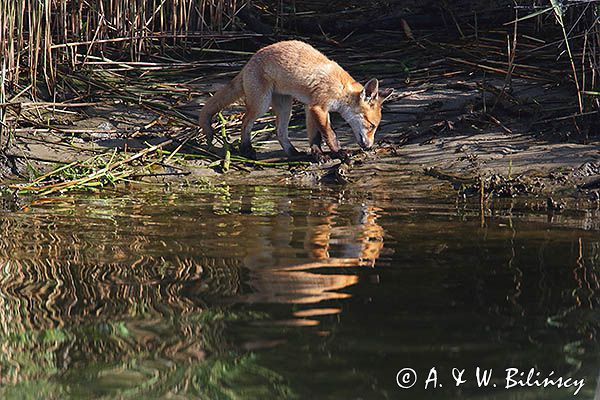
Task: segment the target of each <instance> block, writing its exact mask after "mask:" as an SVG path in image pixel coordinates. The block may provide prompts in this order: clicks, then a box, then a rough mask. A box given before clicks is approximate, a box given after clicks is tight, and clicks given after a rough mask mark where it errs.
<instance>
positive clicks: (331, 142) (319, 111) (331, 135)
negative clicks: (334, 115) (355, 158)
mask: <svg viewBox="0 0 600 400" xmlns="http://www.w3.org/2000/svg"><path fill="white" fill-rule="evenodd" d="M310 116H311V117H312V119H313V121H314V123H315V125H316V127H317V129H318V130H319V131H320V132H321V136H322V138H323V139H325V143H327V146H328V147H329V149H330V150H331V152H332V153H333V154H334V156H336V157H338V158H342V159H343V158H346V155H345V153H344V152H342V151H341V148H340V143H339V142H338V140H337V136H336V135H335V132H334V131H333V129H332V128H331V122H330V120H329V113H328V112H327V111H326V110H324V109H323V108H322V107H320V106H312V107H310ZM312 147H313V146H311V150H313V151H314V149H312ZM318 149H319V150H320V149H321V148H320V146H318ZM321 152H322V151H321Z"/></svg>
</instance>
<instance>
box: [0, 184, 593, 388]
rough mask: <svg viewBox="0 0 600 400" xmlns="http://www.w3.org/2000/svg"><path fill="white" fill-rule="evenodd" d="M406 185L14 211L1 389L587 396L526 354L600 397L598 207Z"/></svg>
mask: <svg viewBox="0 0 600 400" xmlns="http://www.w3.org/2000/svg"><path fill="white" fill-rule="evenodd" d="M408 187H410V185H406V187H405V188H404V189H402V188H397V189H393V188H385V191H384V190H381V191H379V192H375V193H367V192H364V193H361V192H351V191H349V192H344V191H342V190H340V189H335V188H330V189H327V188H326V189H322V190H304V189H291V188H283V187H218V188H213V189H210V190H180V191H179V192H175V193H173V192H163V191H160V190H152V191H149V192H146V191H135V190H134V191H128V192H126V193H106V194H102V195H75V196H72V197H66V198H61V199H48V200H46V201H43V202H38V204H35V205H32V206H31V207H27V208H25V209H23V210H18V211H14V210H13V211H8V210H7V211H3V212H0V232H1V234H2V241H1V243H0V267H1V268H2V272H1V274H0V310H1V312H0V349H1V351H0V397H2V398H18V399H21V398H32V399H38V398H44V399H52V398H57V399H58V398H107V399H112V398H125V399H135V398H175V399H183V398H205V399H270V398H273V399H282V398H299V399H304V398H317V399H386V398H390V399H399V398H402V399H421V398H423V399H431V398H439V399H445V398H448V399H451V398H452V399H454V398H468V399H471V398H472V399H538V398H544V399H566V398H573V393H574V391H575V389H576V388H574V387H571V388H552V387H549V388H545V389H544V388H538V387H513V388H509V389H507V388H505V385H506V379H505V377H506V372H505V369H506V368H509V367H515V368H521V369H522V370H523V371H526V372H527V371H529V369H530V368H535V371H537V372H540V376H541V379H543V378H544V377H546V376H548V374H549V373H550V372H551V371H555V373H554V375H553V376H554V377H556V376H562V377H565V378H567V377H571V378H573V379H583V380H584V382H585V385H584V386H583V388H582V389H581V391H580V392H579V393H578V396H577V397H576V398H593V397H594V393H595V389H596V388H595V386H596V380H597V376H598V373H599V371H600V368H599V367H600V363H599V356H598V354H599V353H598V350H599V346H598V338H597V335H598V331H599V328H600V314H599V313H598V312H597V311H596V307H597V306H598V302H599V301H598V300H599V296H598V289H599V286H600V283H599V280H598V272H599V269H600V235H598V231H599V230H600V224H599V220H598V216H599V212H598V211H597V210H590V209H582V210H576V211H567V212H565V213H563V214H560V215H548V214H547V213H546V212H545V211H543V210H541V208H539V209H538V207H537V205H538V203H540V204H543V201H540V202H536V201H533V202H532V201H527V202H525V201H523V202H516V203H495V204H491V209H489V210H487V211H486V213H485V216H484V218H483V219H482V216H481V214H480V209H479V205H478V204H470V203H468V202H467V203H464V202H462V201H456V200H454V198H453V197H451V196H450V197H443V196H438V197H439V198H431V193H430V192H427V191H424V192H419V191H416V190H414V191H410V190H408V189H407V188H408ZM478 366H479V367H481V368H483V369H493V375H492V376H493V377H492V380H491V381H490V382H489V384H488V385H487V386H484V387H478V384H477V382H476V381H475V371H476V367H478ZM403 368H412V369H414V370H415V372H416V373H417V374H418V381H417V383H416V384H415V386H414V387H412V388H411V389H401V388H400V387H399V386H398V384H397V382H396V378H397V373H398V371H400V370H401V369H403ZM432 368H435V371H436V372H437V380H435V379H433V375H431V371H432ZM453 368H458V369H464V370H465V372H464V375H463V378H464V379H465V380H466V382H465V383H462V384H461V385H460V386H458V387H457V386H456V385H455V381H454V379H453V378H452V371H453ZM428 375H429V377H430V378H432V380H431V381H430V382H429V385H428V389H427V390H425V388H424V385H425V381H426V379H427V377H428ZM440 384H441V387H440V386H439V385H440ZM494 384H496V387H493V385H494ZM434 386H436V387H435V388H434Z"/></svg>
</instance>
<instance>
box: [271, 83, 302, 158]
mask: <svg viewBox="0 0 600 400" xmlns="http://www.w3.org/2000/svg"><path fill="white" fill-rule="evenodd" d="M271 106H272V107H273V112H274V113H275V116H276V117H277V139H278V140H279V144H281V147H283V151H285V154H287V155H288V157H293V156H297V155H299V154H300V152H299V151H298V150H296V148H295V147H294V145H293V144H292V142H290V138H289V136H288V133H289V132H288V126H289V124H290V118H291V116H292V96H286V95H282V94H277V93H273V99H272V101H271Z"/></svg>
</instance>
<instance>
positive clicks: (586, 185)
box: [0, 33, 600, 208]
mask: <svg viewBox="0 0 600 400" xmlns="http://www.w3.org/2000/svg"><path fill="white" fill-rule="evenodd" d="M373 36H374V35H369V36H367V37H360V38H358V39H357V40H356V42H354V44H355V45H356V48H351V47H346V48H344V47H342V48H339V47H338V48H335V47H331V46H328V45H323V44H322V43H318V42H317V43H315V44H316V45H317V46H319V47H321V48H322V50H323V51H324V52H325V53H326V54H328V55H329V56H330V57H331V58H333V59H335V60H337V61H338V62H339V63H340V64H341V65H342V66H343V67H345V68H346V69H348V70H349V71H350V72H351V73H352V75H353V76H354V77H355V78H356V79H358V80H359V81H365V80H366V79H368V78H370V77H372V76H377V77H378V78H380V79H381V81H382V83H381V84H382V86H384V87H392V88H394V90H395V93H394V95H393V96H392V97H391V98H390V100H389V101H388V102H387V103H386V105H385V107H384V111H383V120H382V124H381V126H380V129H379V130H378V132H377V136H376V137H377V142H378V145H377V146H376V147H375V149H374V150H373V151H369V152H363V151H360V150H359V149H358V146H357V145H356V144H355V143H354V139H353V135H352V134H351V132H350V128H349V127H348V126H347V125H346V124H345V123H344V122H343V121H342V120H341V119H340V118H338V117H337V116H336V117H334V118H333V125H334V129H335V130H336V132H337V134H338V137H339V139H340V141H341V142H342V144H343V146H344V147H346V148H349V149H351V150H352V151H353V156H352V158H351V160H350V161H349V162H348V163H340V162H339V161H332V162H329V163H325V164H315V163H312V162H310V161H311V160H310V158H309V157H307V158H306V159H299V160H295V162H293V163H290V162H288V160H287V159H286V158H285V155H284V153H283V151H282V150H281V148H280V146H279V144H278V142H277V140H276V136H275V132H274V123H273V122H274V121H273V117H271V116H270V115H266V116H265V117H264V118H262V119H261V120H259V123H258V124H257V125H256V127H255V131H256V136H255V139H254V144H255V147H256V149H257V152H258V160H257V161H258V162H251V161H249V160H244V159H242V158H239V157H237V144H238V142H239V125H240V116H241V113H242V110H243V108H242V107H240V106H234V107H232V108H230V109H229V110H227V111H226V112H224V118H225V119H224V121H225V123H224V124H220V123H219V124H218V126H217V131H218V132H221V127H222V126H224V127H225V131H226V132H227V135H228V145H227V147H228V148H229V149H230V150H231V153H230V154H229V155H226V150H225V149H224V146H223V145H222V142H221V143H220V144H217V147H216V148H213V149H207V148H206V146H205V145H204V143H203V140H202V138H201V137H199V136H198V131H197V127H196V124H195V119H196V115H197V112H198V110H199V109H200V107H201V106H202V104H203V102H204V100H205V99H206V98H207V96H208V95H209V93H212V92H214V90H216V89H217V88H218V87H219V86H220V85H222V84H223V83H224V82H227V81H228V80H229V79H231V77H233V76H234V75H235V74H236V73H237V71H239V69H240V68H241V66H242V65H243V64H244V62H245V60H246V59H247V58H248V57H249V56H250V55H251V54H252V53H251V52H239V51H236V52H231V54H230V53H227V52H225V53H224V54H222V55H219V56H218V57H219V59H218V60H216V59H214V58H213V59H211V61H210V62H206V61H196V62H189V63H185V64H179V65H172V66H171V67H164V66H163V68H161V69H160V70H158V71H154V70H153V69H152V68H151V67H150V66H144V65H142V66H136V67H135V68H137V69H136V71H138V72H135V73H133V75H132V74H131V73H128V74H124V73H122V72H121V69H125V67H124V66H127V64H123V65H120V64H119V65H117V66H116V67H115V68H113V70H112V71H106V70H102V71H95V72H94V71H92V72H90V77H89V78H88V79H89V80H88V83H87V84H88V86H89V87H90V88H93V93H94V95H95V101H94V102H93V103H90V104H86V103H82V104H77V103H73V102H67V103H63V104H58V105H56V104H55V105H53V106H52V107H51V108H48V107H42V106H36V105H35V103H23V104H22V106H21V109H19V112H20V121H19V122H18V123H17V125H16V126H15V129H14V130H13V132H12V135H11V138H10V140H9V146H8V147H7V148H6V149H5V151H4V153H3V155H2V158H1V160H0V163H1V170H0V172H1V175H2V176H3V180H4V181H5V182H9V183H10V184H11V185H12V188H19V186H18V185H17V186H15V184H18V183H20V182H24V181H29V182H31V181H36V180H37V185H38V186H42V187H44V185H46V186H52V185H56V184H57V182H58V183H60V182H64V181H68V180H69V179H82V178H83V179H84V180H85V179H87V178H86V177H87V176H89V175H90V174H92V175H93V174H94V173H96V172H95V171H98V170H99V169H101V168H106V167H107V166H109V167H110V165H111V163H113V164H115V163H117V162H121V161H123V160H124V161H125V164H122V165H128V166H131V167H132V169H131V170H128V171H127V173H124V172H122V173H121V175H120V176H118V175H117V174H116V171H117V170H112V169H110V168H109V169H110V172H115V173H113V174H112V175H113V176H108V178H107V179H105V178H106V176H105V175H106V174H105V175H98V177H97V178H98V185H97V186H96V188H97V187H98V186H110V185H111V184H113V183H116V184H119V181H126V182H128V183H131V182H133V181H142V182H147V183H153V184H156V183H158V184H167V185H173V184H174V185H178V184H181V185H206V184H209V185H215V184H219V183H228V184H248V183H252V184H289V185H296V186H309V187H310V186H318V185H346V186H347V187H348V188H351V189H356V190H367V191H369V190H377V191H379V190H385V187H386V186H388V185H390V184H394V182H397V181H398V180H401V179H402V178H403V177H410V181H411V182H423V185H424V188H425V189H428V188H431V189H430V190H436V191H445V192H447V193H448V194H449V195H455V194H458V195H459V196H474V197H482V196H483V197H485V198H487V197H489V196H496V197H515V196H521V195H525V196H534V197H538V198H540V199H543V200H544V201H548V205H549V206H550V205H551V204H552V201H553V200H552V201H551V200H550V199H549V198H552V199H554V198H555V197H558V198H572V199H577V200H576V201H579V200H584V201H590V202H597V201H598V190H599V189H600V152H599V151H598V150H599V148H600V147H599V142H598V136H594V129H593V128H589V129H583V128H585V126H583V123H579V124H578V123H577V121H578V118H579V117H578V116H576V112H577V105H576V97H574V96H573V93H572V88H571V87H570V86H569V85H568V84H564V85H558V86H557V85H556V83H555V82H551V81H550V80H548V79H546V78H545V77H544V75H543V74H541V73H536V71H534V72H532V73H531V74H530V75H526V74H519V71H518V70H516V71H512V76H511V77H510V79H509V80H508V79H507V77H505V76H502V74H501V73H493V72H494V71H491V72H490V71H487V70H485V68H484V70H483V71H482V70H481V68H479V67H478V66H472V65H469V64H468V63H467V64H465V62H466V61H465V60H462V59H457V58H455V57H450V56H449V55H448V51H447V50H446V51H442V50H440V49H439V48H434V49H431V50H429V51H422V53H423V54H420V57H419V58H418V59H414V60H412V61H410V59H409V58H410V56H411V54H414V53H415V52H416V51H419V46H423V45H422V44H420V43H414V42H413V41H407V40H405V41H404V42H402V43H401V44H400V45H398V44H396V46H397V47H398V46H405V47H407V49H406V51H405V52H404V53H400V52H399V51H396V50H394V47H392V45H391V44H390V38H389V36H390V34H389V33H386V34H385V35H383V34H382V37H386V38H387V41H386V40H383V39H382V40H383V42H381V44H378V45H376V46H375V47H376V48H374V49H372V48H367V47H365V43H366V42H365V41H366V40H367V39H368V38H369V37H370V38H373ZM396 39H398V38H396ZM455 46H457V45H455ZM378 47H381V52H380V53H379V55H378V56H377V57H375V56H374V55H373V54H374V53H375V52H377V48H378ZM478 48H479V47H478ZM384 49H385V51H384ZM411 49H412V50H411ZM399 54H400V55H399ZM406 54H408V56H407V55H406ZM407 57H408V59H407ZM482 63H483V61H482ZM484 66H485V65H484ZM118 67H119V68H118ZM130 67H131V68H134V67H133V66H130ZM99 74H100V75H102V79H103V80H100V78H99V77H98V75H99ZM73 79H75V78H73ZM98 82H104V83H98ZM107 82H108V83H107ZM556 110H560V113H561V114H560V115H570V113H573V114H574V115H575V116H573V117H564V118H563V117H560V116H559V117H557V116H556V115H557V114H556ZM40 121H47V123H45V124H44V123H41V122H40ZM571 121H574V122H573V123H572V122H571ZM290 125H291V129H290V136H291V139H292V142H293V143H294V145H295V146H296V147H297V148H298V149H300V150H301V151H307V150H308V145H307V139H306V135H305V129H304V115H303V111H302V107H301V106H300V105H299V104H297V105H295V106H294V114H293V118H292V121H291V124H290ZM580 127H581V130H579V131H578V130H577V129H579V128H580ZM165 141H169V142H168V143H165ZM154 145H158V146H159V148H157V149H152V154H148V155H145V154H144V155H143V157H139V159H138V158H136V160H135V162H129V161H128V156H133V155H136V154H137V153H139V152H140V151H144V149H148V147H149V146H150V147H151V146H154ZM152 157H155V158H152ZM226 158H228V160H227V161H228V164H227V165H228V166H229V168H228V171H227V172H224V171H223V169H224V162H225V159H226ZM89 160H92V162H88V161H89ZM136 163H137V164H136ZM65 165H66V166H69V165H73V167H74V169H75V171H72V174H71V176H64V174H61V173H56V174H53V173H52V171H53V170H56V169H57V168H63V167H64V166H65ZM77 168H79V169H77ZM71 169H73V168H71ZM40 177H42V178H43V179H41V180H40ZM113 178H114V179H113ZM94 179H96V178H94ZM94 179H92V180H94ZM102 179H104V180H102ZM86 182H89V180H87V181H86ZM482 183H483V190H482ZM5 184H6V183H5ZM28 187H29V188H31V187H32V186H28ZM64 187H65V188H66V186H64ZM59 188H60V186H59ZM69 189H70V187H69ZM60 191H63V190H62V189H61V190H56V192H60ZM561 202H562V200H561ZM559 203H560V202H559ZM561 204H562V203H561ZM555 206H556V207H559V208H560V207H561V205H560V204H555Z"/></svg>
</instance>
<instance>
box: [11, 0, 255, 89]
mask: <svg viewBox="0 0 600 400" xmlns="http://www.w3.org/2000/svg"><path fill="white" fill-rule="evenodd" d="M246 2H247V0H212V1H209V0H0V52H1V54H2V82H1V83H2V89H3V93H6V88H9V89H12V90H15V89H17V88H18V87H19V84H20V82H21V80H20V79H21V78H22V77H23V76H26V77H27V78H28V83H29V85H27V86H26V87H25V88H21V90H23V89H29V90H31V91H32V93H33V94H34V95H35V94H36V88H37V82H38V78H39V77H42V78H43V82H44V83H45V84H46V85H47V89H48V92H49V93H50V94H53V93H54V87H55V86H54V84H55V82H56V76H57V72H58V69H59V68H58V66H59V65H69V66H70V67H71V68H75V67H76V66H77V65H78V64H81V63H85V61H86V60H87V59H88V58H89V56H90V55H94V54H103V53H104V52H106V51H107V47H109V46H110V48H111V49H112V50H122V51H124V52H126V53H127V54H128V56H129V59H130V60H132V61H137V60H140V57H141V55H142V54H144V53H145V52H148V51H149V50H150V49H151V48H156V47H162V48H163V49H164V48H165V46H169V45H176V44H178V43H185V41H186V40H189V39H190V38H195V37H197V38H203V37H204V36H205V34H206V33H208V32H220V31H222V30H224V29H227V28H229V27H231V25H232V21H233V17H234V16H235V14H236V12H237V11H238V10H239V9H240V8H242V7H243V6H244V4H245V3H246Z"/></svg>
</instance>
